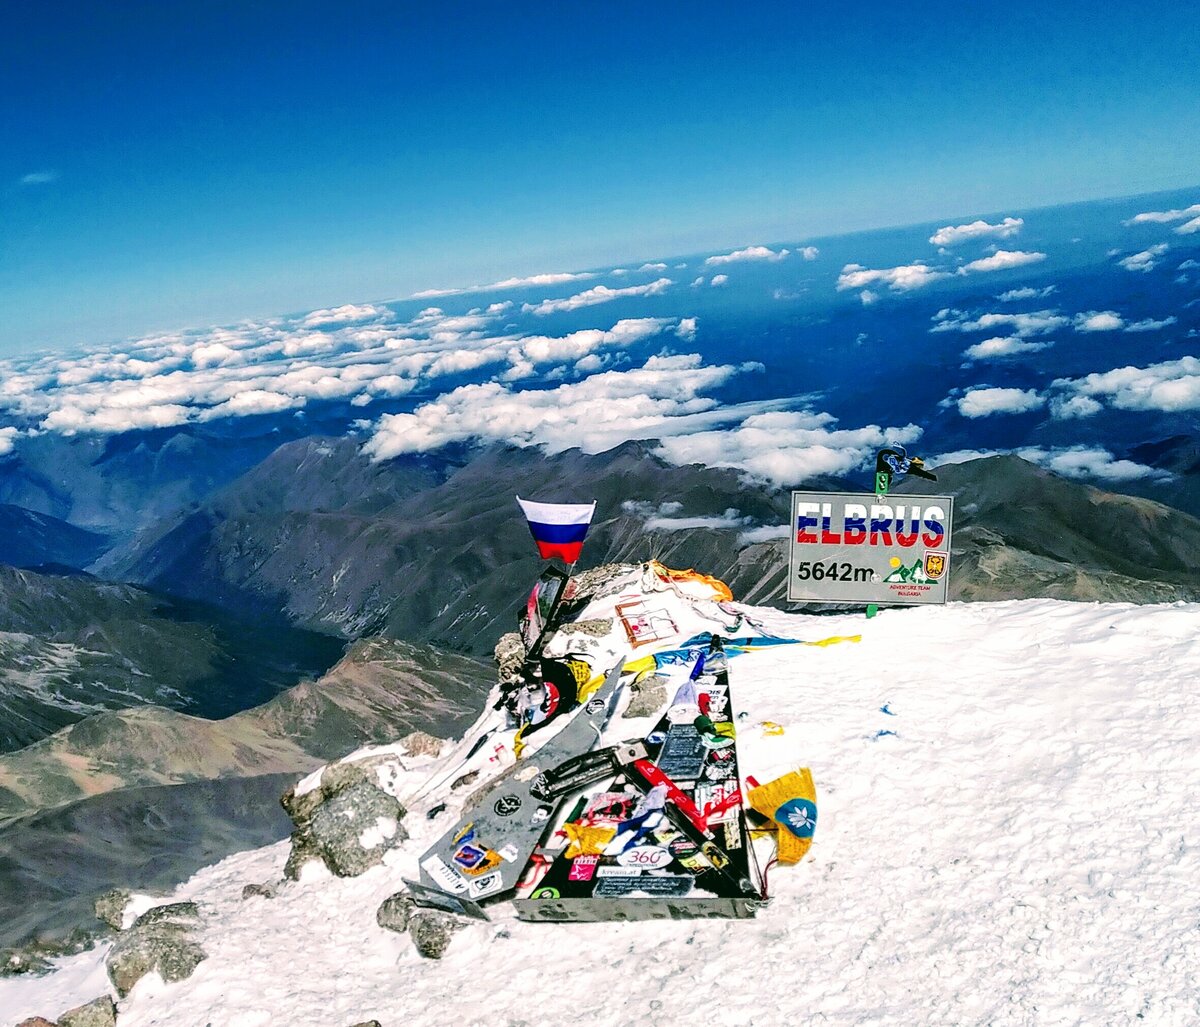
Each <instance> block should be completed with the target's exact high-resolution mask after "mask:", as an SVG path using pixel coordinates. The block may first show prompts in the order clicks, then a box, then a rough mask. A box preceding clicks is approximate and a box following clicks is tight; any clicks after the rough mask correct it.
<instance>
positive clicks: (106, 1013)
mask: <svg viewBox="0 0 1200 1027" xmlns="http://www.w3.org/2000/svg"><path fill="white" fill-rule="evenodd" d="M116 1024H117V1007H116V1004H115V1003H114V1002H113V1000H112V998H111V997H110V996H108V995H102V996H101V997H100V998H97V999H92V1001H91V1002H87V1003H85V1004H84V1005H82V1006H76V1007H75V1008H74V1009H68V1010H67V1011H66V1012H65V1013H63V1014H61V1015H60V1016H59V1018H58V1027H116Z"/></svg>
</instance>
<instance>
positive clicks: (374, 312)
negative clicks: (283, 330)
mask: <svg viewBox="0 0 1200 1027" xmlns="http://www.w3.org/2000/svg"><path fill="white" fill-rule="evenodd" d="M391 315H392V312H391V311H390V310H389V309H388V308H387V307H377V306H374V305H373V304H370V303H347V304H345V305H343V306H340V307H333V308H331V309H327V310H314V311H313V312H312V313H311V314H309V315H308V316H307V317H305V319H304V320H303V321H302V322H301V324H303V325H304V326H305V327H308V328H311V327H313V326H314V325H325V324H346V323H348V322H350V321H367V320H371V319H373V318H378V317H391Z"/></svg>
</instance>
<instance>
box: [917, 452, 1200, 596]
mask: <svg viewBox="0 0 1200 1027" xmlns="http://www.w3.org/2000/svg"><path fill="white" fill-rule="evenodd" d="M938 476H939V481H937V482H925V481H920V480H919V479H912V480H909V481H906V482H904V483H903V484H902V485H901V487H900V488H899V489H897V492H898V493H900V494H902V495H921V494H923V495H929V494H949V495H953V496H954V497H955V520H956V527H955V551H956V555H955V560H956V563H955V565H954V567H953V569H952V574H953V578H952V579H951V597H952V598H958V599H997V598H1014V597H1020V598H1027V597H1034V596H1051V597H1054V598H1064V599H1068V598H1069V599H1085V600H1091V599H1111V600H1130V601H1135V602H1147V601H1152V602H1153V601H1157V602H1167V601H1171V600H1175V599H1186V598H1194V597H1200V520H1198V519H1197V518H1195V517H1192V516H1190V515H1189V514H1186V513H1183V512H1182V511H1179V510H1176V509H1173V508H1172V507H1168V506H1163V505H1162V504H1161V503H1156V502H1154V501H1153V500H1149V499H1141V498H1137V497H1134V496H1124V495H1119V494H1117V493H1112V492H1105V491H1103V490H1101V489H1097V488H1093V487H1091V486H1088V485H1080V484H1078V483H1076V482H1072V481H1068V480H1067V479H1065V478H1060V477H1058V476H1057V475H1054V474H1052V473H1050V472H1049V471H1046V470H1043V469H1041V468H1039V467H1036V466H1033V465H1031V464H1029V463H1027V462H1026V461H1024V460H1021V459H1019V458H1018V457H1015V456H997V457H989V458H988V459H985V460H973V461H970V462H969V463H964V464H955V465H951V466H947V467H943V468H939V469H938Z"/></svg>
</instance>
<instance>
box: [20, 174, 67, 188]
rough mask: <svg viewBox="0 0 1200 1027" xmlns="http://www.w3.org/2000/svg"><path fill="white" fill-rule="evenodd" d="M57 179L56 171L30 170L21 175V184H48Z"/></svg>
mask: <svg viewBox="0 0 1200 1027" xmlns="http://www.w3.org/2000/svg"><path fill="white" fill-rule="evenodd" d="M57 181H58V172H57V171H31V172H30V173H29V174H28V175H22V176H21V185H49V184H50V183H51V182H57Z"/></svg>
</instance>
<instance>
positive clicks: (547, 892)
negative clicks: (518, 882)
mask: <svg viewBox="0 0 1200 1027" xmlns="http://www.w3.org/2000/svg"><path fill="white" fill-rule="evenodd" d="M533 898H535V899H560V898H562V896H561V895H559V894H558V889H557V888H539V889H538V890H537V891H535V892H534V893H533Z"/></svg>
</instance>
